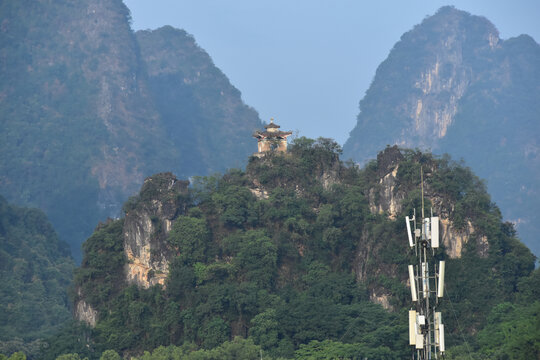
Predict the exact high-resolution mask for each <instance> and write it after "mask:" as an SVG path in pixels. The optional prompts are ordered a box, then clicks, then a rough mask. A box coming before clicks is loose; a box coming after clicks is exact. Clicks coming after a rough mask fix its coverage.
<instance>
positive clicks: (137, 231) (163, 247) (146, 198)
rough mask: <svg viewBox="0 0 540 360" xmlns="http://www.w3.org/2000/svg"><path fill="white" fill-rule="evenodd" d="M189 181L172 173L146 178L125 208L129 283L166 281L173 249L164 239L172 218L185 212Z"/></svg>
mask: <svg viewBox="0 0 540 360" xmlns="http://www.w3.org/2000/svg"><path fill="white" fill-rule="evenodd" d="M188 184H189V182H188V181H180V180H178V179H176V177H175V176H174V175H173V174H171V173H164V174H159V175H154V176H152V177H149V178H147V179H146V180H145V181H144V183H143V186H142V188H141V191H140V193H139V197H138V198H137V199H131V201H132V202H134V201H136V205H135V206H134V207H133V208H127V207H126V210H127V212H126V217H125V222H124V229H123V233H124V253H125V255H126V259H127V264H126V267H125V272H126V280H127V282H128V284H131V283H133V284H136V285H138V286H142V287H145V288H148V287H150V286H152V285H155V284H161V285H164V284H165V279H166V278H167V275H168V274H169V263H170V262H171V259H172V258H173V256H174V255H175V252H174V251H173V249H171V247H170V246H169V245H168V243H167V242H166V239H167V235H168V234H169V232H170V231H171V229H172V222H173V220H174V219H175V218H176V217H177V216H178V215H179V214H181V213H183V212H184V211H185V209H184V206H183V205H184V204H183V202H182V199H183V197H184V196H185V195H187V186H188Z"/></svg>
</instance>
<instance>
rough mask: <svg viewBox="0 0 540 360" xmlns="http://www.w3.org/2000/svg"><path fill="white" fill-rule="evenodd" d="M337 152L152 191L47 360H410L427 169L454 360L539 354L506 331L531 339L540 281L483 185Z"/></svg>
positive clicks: (116, 235) (81, 275) (107, 253)
mask: <svg viewBox="0 0 540 360" xmlns="http://www.w3.org/2000/svg"><path fill="white" fill-rule="evenodd" d="M340 153H341V149H340V147H339V145H337V144H336V143H335V142H333V141H332V140H329V139H322V138H321V139H319V140H316V141H314V140H310V139H306V138H298V139H296V140H295V141H294V142H293V143H292V144H291V146H290V151H289V153H288V154H285V155H282V154H272V153H270V154H268V155H266V156H265V157H262V158H257V157H252V158H251V159H250V161H249V164H248V166H247V168H246V171H241V170H230V171H228V172H227V173H226V174H225V175H223V176H213V177H200V178H194V179H193V183H192V184H191V185H190V186H188V182H187V181H183V180H178V179H177V178H176V177H175V176H174V175H173V174H171V173H160V174H156V175H154V176H152V177H149V178H147V179H146V180H145V182H144V184H143V186H142V188H141V191H140V192H139V194H137V195H136V196H134V197H132V198H130V200H129V201H128V202H126V204H125V205H124V211H125V217H123V218H121V219H118V220H111V221H109V222H108V223H106V224H101V225H100V226H99V227H98V228H97V229H96V231H95V232H94V234H93V235H92V236H91V237H90V238H89V239H88V240H87V241H86V242H85V244H84V259H83V262H82V266H81V268H79V269H78V270H77V271H76V274H75V280H74V282H75V285H74V286H75V292H74V294H75V298H74V308H75V314H76V317H77V318H78V319H80V320H81V321H83V322H85V323H86V324H87V325H88V326H89V327H88V328H86V329H83V330H81V328H80V327H79V328H67V329H65V331H64V332H63V333H62V334H60V335H58V336H56V337H54V338H51V339H50V340H49V342H48V347H47V350H46V352H45V353H44V355H43V357H44V358H45V359H54V358H55V357H56V356H58V355H59V354H61V353H78V354H80V356H88V357H89V358H91V359H93V358H98V357H99V356H100V354H101V353H102V352H104V351H107V353H105V354H107V356H110V355H111V354H115V352H116V353H118V354H121V355H122V356H137V357H138V356H142V357H141V358H144V359H151V358H152V359H153V358H154V356H155V357H156V358H158V357H160V358H163V357H164V358H167V359H192V358H193V359H218V358H235V357H236V358H248V359H258V358H259V356H260V351H263V353H264V354H265V355H264V356H265V358H278V357H282V358H293V357H296V358H310V356H314V358H332V357H334V358H337V357H339V358H366V357H367V358H370V359H397V358H407V357H408V356H410V350H409V345H407V334H408V329H407V324H408V322H407V310H408V309H409V307H410V304H411V302H410V293H409V290H408V288H407V284H406V278H407V265H408V264H409V263H410V261H411V254H410V253H409V250H408V244H407V240H406V230H405V221H404V217H405V216H406V215H410V214H412V211H413V209H417V212H418V211H419V210H420V204H421V198H420V167H421V166H422V167H423V169H424V175H425V184H424V185H425V195H426V196H425V200H426V207H427V208H428V209H429V208H431V207H432V208H433V212H434V213H435V214H436V215H439V216H440V217H441V229H440V230H441V237H442V243H443V248H442V249H441V251H440V252H439V253H437V254H436V257H437V258H440V259H442V258H445V259H446V261H447V288H446V298H445V299H444V301H443V302H442V303H441V305H440V307H439V309H441V310H442V312H443V313H444V314H445V315H444V316H445V318H444V322H445V324H446V329H447V344H448V346H449V347H452V349H453V350H451V351H449V354H448V355H449V356H450V355H451V354H452V351H454V352H453V354H454V355H455V356H456V357H454V358H460V357H459V356H461V355H460V354H467V352H466V351H465V350H463V349H464V348H465V347H467V349H468V350H467V351H469V352H478V354H489V353H491V354H493V353H500V354H508V353H509V352H511V349H512V348H513V347H515V346H520V347H521V348H523V349H525V350H527V351H528V354H531V353H533V354H534V351H538V349H537V348H535V346H536V345H534V344H535V342H534V341H535V340H534V338H535V336H536V333H534V332H532V333H527V332H526V331H524V330H523V331H522V330H518V331H515V332H512V333H507V332H505V331H504V327H501V322H502V321H504V322H505V324H506V325H504V326H516V327H517V328H519V329H521V328H523V329H530V328H532V327H533V326H534V325H533V324H534V322H535V321H537V320H538V307H539V303H538V301H537V300H538V295H539V293H538V289H539V288H540V287H537V286H536V285H535V284H538V282H539V280H540V273H539V272H538V271H536V272H533V268H534V256H533V255H532V254H531V252H530V251H529V250H528V249H527V248H526V247H525V246H524V245H523V244H522V243H521V242H520V241H519V240H518V239H517V238H516V236H515V232H514V231H513V227H512V225H511V224H509V223H503V222H502V220H501V214H500V211H499V209H498V208H497V207H496V206H495V205H494V204H493V203H492V202H491V200H490V197H489V195H488V194H487V192H486V189H485V186H484V184H483V182H482V181H480V180H479V179H478V178H477V177H476V176H475V175H474V174H473V173H472V172H471V170H470V169H469V168H466V167H464V166H463V165H460V164H457V163H455V162H453V161H452V160H450V159H449V158H447V157H443V158H438V157H435V156H433V155H431V154H429V153H421V152H417V151H411V150H400V149H398V148H396V147H388V148H387V149H385V150H384V151H383V152H382V153H380V154H379V156H378V157H377V160H374V161H372V162H370V163H369V164H367V166H366V167H365V168H363V169H359V168H358V167H356V166H354V165H352V164H349V165H345V164H343V163H342V162H341V161H340V160H339V155H340ZM535 301H536V302H535ZM517 314H528V315H526V316H525V315H524V316H521V315H519V316H516V315H517ZM534 314H536V315H534ZM464 338H467V339H469V341H468V344H466V345H465V344H463V339H464ZM75 339H78V340H75ZM80 339H87V341H86V342H84V341H81V340H80ZM242 339H247V340H242ZM495 339H499V340H501V339H504V341H497V340H495ZM159 346H167V348H162V347H161V348H158V347H159ZM157 348H158V349H157ZM152 349H156V350H155V351H154V353H153V354H152V355H151V354H150V353H146V354H145V355H143V352H144V351H151V350H152ZM535 349H536V350H535ZM525 350H523V351H525ZM234 354H236V355H234ZM240 354H241V355H240Z"/></svg>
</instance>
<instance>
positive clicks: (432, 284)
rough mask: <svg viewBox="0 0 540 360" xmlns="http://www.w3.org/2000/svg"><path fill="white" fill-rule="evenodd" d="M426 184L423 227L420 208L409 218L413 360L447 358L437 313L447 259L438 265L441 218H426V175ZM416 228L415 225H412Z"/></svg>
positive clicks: (442, 293) (407, 217)
mask: <svg viewBox="0 0 540 360" xmlns="http://www.w3.org/2000/svg"><path fill="white" fill-rule="evenodd" d="M420 178H421V183H422V217H421V218H420V219H419V220H420V221H419V224H418V221H417V219H416V209H415V210H414V213H413V216H412V218H410V217H409V216H406V217H405V222H406V224H407V235H408V237H409V246H410V248H411V251H414V254H415V257H416V265H409V282H410V284H411V299H412V303H413V305H412V306H411V310H409V344H410V345H412V346H414V347H415V351H414V355H413V359H418V360H431V359H442V358H443V357H444V351H445V344H444V324H443V323H442V319H441V313H440V312H438V311H437V305H438V304H439V299H440V298H442V297H443V295H444V260H441V261H439V262H438V264H437V262H436V260H435V251H436V249H438V248H439V217H437V216H433V209H432V210H431V216H429V217H425V216H424V176H423V171H422V170H420ZM411 225H412V226H411Z"/></svg>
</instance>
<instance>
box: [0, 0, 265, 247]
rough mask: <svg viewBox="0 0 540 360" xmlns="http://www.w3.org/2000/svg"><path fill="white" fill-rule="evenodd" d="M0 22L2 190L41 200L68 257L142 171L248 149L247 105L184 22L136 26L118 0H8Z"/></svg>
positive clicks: (202, 168)
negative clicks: (178, 26)
mask: <svg viewBox="0 0 540 360" xmlns="http://www.w3.org/2000/svg"><path fill="white" fill-rule="evenodd" d="M0 24H1V25H0V121H1V123H2V129H1V130H0V154H1V155H0V194H3V195H4V196H6V198H8V199H9V200H10V201H11V202H14V203H17V204H22V205H30V206H35V207H39V208H41V209H43V210H45V212H46V213H47V214H48V216H49V218H50V220H51V222H52V223H53V225H54V226H55V228H56V229H57V231H58V232H59V234H60V236H61V237H62V238H63V239H65V240H66V241H68V242H69V243H70V245H71V247H72V250H73V251H74V254H75V256H76V257H78V256H79V255H80V244H81V243H82V241H83V240H84V239H85V238H86V237H87V236H89V235H90V233H91V231H92V229H93V227H94V225H95V224H96V223H97V222H98V220H103V219H105V218H106V217H107V216H111V217H116V216H118V214H119V213H120V208H121V204H122V203H123V202H124V201H125V200H126V199H127V197H128V196H129V195H131V194H133V193H134V192H135V191H136V190H137V189H138V188H139V186H140V184H141V183H142V181H143V179H144V177H145V176H148V175H150V174H152V173H155V172H158V171H165V170H167V171H171V170H172V171H174V172H176V173H177V174H179V175H181V176H183V177H186V176H191V175H194V174H198V175H202V174H207V173H210V172H215V171H224V170H225V169H226V168H228V167H233V166H240V165H242V164H244V162H245V161H246V159H247V157H248V155H249V154H250V153H251V152H252V151H253V148H254V144H252V143H249V140H250V139H249V137H247V138H246V133H250V132H251V131H253V129H254V128H257V127H260V126H261V122H260V120H259V118H258V115H257V113H256V112H255V111H254V110H253V109H251V108H249V107H247V106H246V105H244V104H243V102H242V100H241V98H240V93H239V91H238V90H236V89H235V88H234V87H233V86H232V85H231V84H230V83H229V81H228V80H227V78H226V77H225V75H224V74H223V73H222V72H221V71H219V69H217V68H216V67H215V65H214V64H213V63H212V61H211V59H210V57H209V55H208V54H206V53H205V52H204V50H202V49H200V48H199V47H198V46H197V45H196V44H195V41H194V40H193V38H192V37H190V36H188V35H187V34H185V32H182V31H175V30H173V29H169V30H168V31H167V30H161V31H157V32H155V33H153V32H144V34H143V33H140V34H139V35H138V36H135V34H134V32H133V31H132V29H131V28H130V14H129V10H128V9H127V7H126V6H125V5H124V4H123V3H122V1H121V0H113V1H105V0H84V1H78V2H71V1H67V0H59V1H54V2H36V1H26V0H23V1H12V0H9V1H4V2H2V3H0ZM158 35H159V37H160V38H159V40H160V41H156V42H154V41H153V40H152V39H151V38H152V37H155V38H156V40H157V38H158ZM168 37H170V39H169V38H168ZM138 40H140V41H141V43H139V42H138ZM158 46H161V48H159V49H158ZM169 46H171V48H170V49H168V47H169ZM149 52H153V54H151V55H149ZM180 53H182V54H183V56H178V54H180ZM141 54H142V55H141ZM194 59H196V60H197V61H198V63H197V64H195V63H193V61H194ZM190 61H191V62H190ZM184 62H185V63H184ZM165 63H167V64H169V65H171V64H172V65H174V67H172V68H170V67H169V68H167V69H165V70H167V71H169V72H167V71H165V70H164V69H161V68H159V67H160V66H161V65H162V64H165ZM195 68H196V71H197V72H198V73H200V78H201V79H204V81H192V82H191V83H189V84H188V82H189V81H191V80H189V81H188V78H187V77H186V76H192V75H193V72H195ZM170 69H172V70H170ZM190 69H191V70H192V71H191V70H190ZM147 70H148V71H147ZM170 71H172V72H170ZM190 71H191V73H190ZM190 79H193V78H190ZM165 90H166V91H165ZM209 145H210V146H209Z"/></svg>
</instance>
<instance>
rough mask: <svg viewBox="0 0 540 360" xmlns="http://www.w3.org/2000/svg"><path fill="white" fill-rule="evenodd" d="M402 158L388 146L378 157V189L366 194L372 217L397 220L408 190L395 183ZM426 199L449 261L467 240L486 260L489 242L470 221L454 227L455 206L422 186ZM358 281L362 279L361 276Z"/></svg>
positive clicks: (456, 255)
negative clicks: (375, 215)
mask: <svg viewBox="0 0 540 360" xmlns="http://www.w3.org/2000/svg"><path fill="white" fill-rule="evenodd" d="M402 159H403V156H402V155H401V152H400V150H399V149H398V147H397V146H392V147H387V148H386V149H385V150H384V151H382V152H380V153H379V154H378V155H377V175H378V176H379V181H378V185H377V187H374V188H371V189H370V190H369V193H368V200H369V208H370V211H371V212H372V213H373V214H387V216H388V218H389V219H392V220H396V219H397V220H399V219H398V215H400V214H401V213H402V210H403V200H404V199H405V197H406V194H407V191H409V190H410V189H404V188H402V187H400V185H399V181H398V170H399V162H400V161H401V160H402ZM424 195H425V197H426V199H429V200H430V202H431V204H432V207H433V212H434V214H436V215H437V216H439V218H440V229H439V231H440V241H441V243H442V244H443V245H444V247H445V253H446V255H447V256H448V257H449V258H452V259H455V258H460V257H461V255H462V251H463V248H464V246H465V245H466V244H467V242H468V241H469V240H470V239H475V240H476V242H477V244H476V245H477V246H476V248H477V251H478V255H479V256H481V257H486V256H487V255H488V254H487V252H488V250H489V242H488V239H487V238H486V237H485V236H481V235H478V234H477V233H476V230H475V228H474V225H473V223H472V222H471V220H466V224H465V226H461V227H458V226H455V224H454V223H453V222H452V221H451V220H450V219H451V218H452V213H453V211H454V205H453V204H450V203H448V202H447V201H445V199H444V198H443V197H442V196H441V195H440V194H437V193H435V192H434V191H433V190H432V189H431V188H430V187H429V185H428V184H425V194H424ZM360 278H361V277H360Z"/></svg>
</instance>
